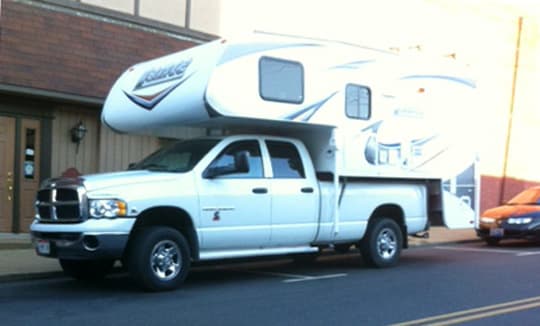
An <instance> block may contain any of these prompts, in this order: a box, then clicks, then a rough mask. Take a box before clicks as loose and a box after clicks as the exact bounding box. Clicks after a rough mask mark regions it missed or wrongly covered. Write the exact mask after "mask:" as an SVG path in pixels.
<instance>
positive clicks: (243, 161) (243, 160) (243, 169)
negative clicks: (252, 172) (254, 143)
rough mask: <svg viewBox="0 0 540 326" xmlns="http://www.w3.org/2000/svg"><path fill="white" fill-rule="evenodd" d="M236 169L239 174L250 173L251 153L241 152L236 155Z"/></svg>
mask: <svg viewBox="0 0 540 326" xmlns="http://www.w3.org/2000/svg"><path fill="white" fill-rule="evenodd" d="M234 167H235V169H236V172H238V173H248V172H249V152H248V151H241V152H238V153H236V154H235V155H234Z"/></svg>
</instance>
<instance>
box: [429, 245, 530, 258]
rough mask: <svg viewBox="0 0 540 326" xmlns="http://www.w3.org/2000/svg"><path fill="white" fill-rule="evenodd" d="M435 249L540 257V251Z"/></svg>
mask: <svg viewBox="0 0 540 326" xmlns="http://www.w3.org/2000/svg"><path fill="white" fill-rule="evenodd" d="M434 248H435V249H440V250H454V251H471V252H485V253H496V254H511V255H515V256H532V255H540V251H516V250H505V249H482V248H467V247H452V246H437V247H434Z"/></svg>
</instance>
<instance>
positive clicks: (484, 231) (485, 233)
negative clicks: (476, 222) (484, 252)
mask: <svg viewBox="0 0 540 326" xmlns="http://www.w3.org/2000/svg"><path fill="white" fill-rule="evenodd" d="M497 229H502V230H503V231H502V235H500V234H497V235H493V234H492V232H491V228H489V227H482V225H481V226H480V227H479V228H477V229H476V234H477V235H478V236H479V237H480V238H482V239H487V238H500V239H527V240H537V239H540V224H538V223H531V224H521V225H520V224H508V223H503V224H502V225H499V226H497ZM496 233H498V232H496Z"/></svg>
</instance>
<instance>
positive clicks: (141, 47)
mask: <svg viewBox="0 0 540 326" xmlns="http://www.w3.org/2000/svg"><path fill="white" fill-rule="evenodd" d="M193 45H194V44H193V43H191V42H187V41H181V40H178V39H174V38H171V37H167V36H165V35H160V34H155V33H151V32H145V31H141V30H137V29H132V28H129V27H124V26H119V25H116V24H111V23H106V22H102V21H98V20H94V19H91V18H83V17H77V16H75V15H71V14H69V13H62V12H57V11H53V10H48V9H43V8H39V7H35V6H32V5H28V4H23V3H17V2H13V1H10V0H8V1H6V0H4V1H2V16H1V17H0V83H3V84H9V85H16V86H24V87H30V88H35V89H40V90H46V91H55V92H62V93H69V94H73V95H80V96H89V97H98V98H103V97H105V96H106V95H107V92H108V90H109V89H110V87H111V86H112V84H113V82H114V80H115V79H116V78H117V77H118V76H119V75H120V74H121V73H122V72H123V71H124V70H125V69H126V68H128V67H129V66H131V65H132V64H134V63H136V62H140V61H143V60H146V59H149V58H153V57H156V56H160V55H164V54H167V53H171V52H175V51H179V50H182V49H185V48H189V47H192V46H193Z"/></svg>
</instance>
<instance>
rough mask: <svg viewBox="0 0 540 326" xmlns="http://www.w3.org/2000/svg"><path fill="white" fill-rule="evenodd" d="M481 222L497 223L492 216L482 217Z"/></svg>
mask: <svg viewBox="0 0 540 326" xmlns="http://www.w3.org/2000/svg"><path fill="white" fill-rule="evenodd" d="M480 222H482V223H486V224H491V223H495V219H494V218H492V217H481V218H480Z"/></svg>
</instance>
